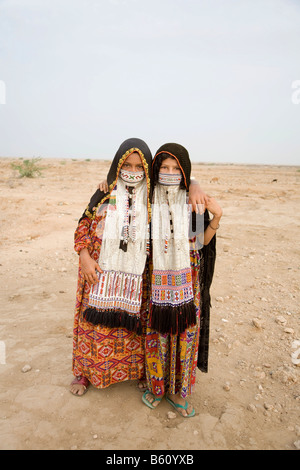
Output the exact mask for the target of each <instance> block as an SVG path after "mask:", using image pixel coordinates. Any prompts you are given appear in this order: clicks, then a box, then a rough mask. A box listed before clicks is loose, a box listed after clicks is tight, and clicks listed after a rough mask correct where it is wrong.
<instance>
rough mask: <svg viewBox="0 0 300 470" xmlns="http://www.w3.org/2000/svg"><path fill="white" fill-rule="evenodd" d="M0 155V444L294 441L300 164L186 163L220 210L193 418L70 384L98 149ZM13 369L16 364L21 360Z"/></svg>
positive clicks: (299, 443)
mask: <svg viewBox="0 0 300 470" xmlns="http://www.w3.org/2000/svg"><path fill="white" fill-rule="evenodd" d="M12 162H19V163H20V162H21V160H19V159H17V158H16V159H11V158H1V159H0V188H1V238H0V240H1V259H0V275H1V329H0V379H1V380H0V448H1V449H4V450H10V449H17V450H23V449H24V450H31V449H43V450H47V449H61V450H69V449H74V450H76V449H77V450H81V449H103V450H125V449H129V450H142V449H145V450H148V449H150V450H156V451H159V450H169V451H171V450H196V449H198V450H229V449H233V450H248V449H249V450H258V449H261V450H275V449H278V450H279V449H283V450H296V449H299V448H300V420H299V414H300V413H299V411H300V388H299V370H300V369H299V362H300V360H299V358H300V333H299V287H300V283H299V277H300V276H299V274H300V261H299V251H300V250H299V223H300V216H299V208H300V205H299V203H300V185H299V183H300V170H299V167H288V166H264V165H262V166H259V165H258V166H256V165H230V164H228V165H221V164H218V165H212V164H196V163H194V164H193V176H195V177H196V178H197V179H198V181H199V182H200V184H201V186H202V188H203V189H204V191H206V192H207V193H208V194H209V195H212V196H214V197H215V198H216V199H217V200H218V201H219V202H220V205H221V206H222V208H223V211H224V215H223V218H222V220H221V224H220V228H219V230H218V233H217V261H216V268H215V276H214V280H213V285H212V289H211V296H212V309H211V334H210V357H209V371H208V373H207V374H203V373H201V372H200V371H197V386H196V390H195V393H194V394H193V395H192V396H191V398H190V402H191V403H192V404H193V406H194V407H195V410H196V416H195V417H194V418H192V419H188V420H185V419H183V418H181V417H180V416H179V415H176V417H175V418H174V417H172V416H173V415H170V414H169V412H170V411H174V410H173V409H171V408H170V405H168V403H167V402H166V401H163V402H162V403H161V404H160V405H159V407H158V408H157V409H156V410H151V409H149V408H147V407H146V406H145V405H144V404H143V403H142V400H141V392H140V391H139V390H137V387H136V383H135V382H126V383H120V384H117V385H114V386H112V387H109V388H107V389H105V390H96V389H94V388H90V389H89V390H88V392H87V393H86V394H85V395H84V396H83V397H75V396H73V395H72V394H71V393H70V392H69V384H70V382H71V380H72V371H71V358H72V328H73V313H74V305H75V292H76V284H77V267H78V255H77V254H76V253H75V252H74V250H73V234H74V230H75V228H76V225H77V221H78V218H79V217H80V215H81V214H82V212H83V210H84V208H85V207H86V205H87V203H88V201H89V199H90V196H91V195H92V194H93V192H94V190H95V189H96V186H97V184H98V182H100V181H101V180H102V179H103V178H104V177H105V176H106V174H107V170H108V168H109V163H110V162H109V160H107V161H100V160H98V161H96V160H91V161H88V160H84V159H83V160H72V159H69V160H59V159H42V161H41V162H40V164H41V166H43V171H42V175H41V176H39V177H36V178H32V179H30V178H20V177H19V175H18V172H16V171H15V170H13V169H12V167H11V163H12ZM24 366H25V368H24Z"/></svg>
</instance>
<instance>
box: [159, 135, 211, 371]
mask: <svg viewBox="0 0 300 470" xmlns="http://www.w3.org/2000/svg"><path fill="white" fill-rule="evenodd" d="M161 154H168V155H170V157H173V158H175V160H176V161H177V163H178V165H179V167H180V169H181V172H182V176H183V182H184V186H185V188H186V190H187V191H188V190H189V186H190V177H191V162H190V158H189V153H188V151H187V150H186V149H185V148H184V147H183V146H182V145H180V144H175V143H168V144H164V145H162V146H161V147H160V148H159V149H158V150H157V152H156V154H155V156H154V159H153V165H152V168H153V171H152V173H153V174H156V173H157V171H156V170H159V168H156V162H157V157H158V155H161ZM155 182H156V181H154V184H155ZM200 217H201V218H202V216H200V215H197V214H195V212H193V213H192V218H191V225H190V235H191V234H193V236H195V235H197V230H196V233H195V228H192V226H194V227H201V226H203V225H202V223H201V222H200V221H199V220H197V219H198V218H200ZM209 222H210V217H209V212H208V210H207V209H206V210H205V213H204V230H205V229H206V228H207V226H208V224H209ZM199 251H200V259H201V264H200V270H199V281H200V295H201V304H200V305H201V314H200V336H199V349H198V361H197V367H198V368H199V369H200V370H201V371H202V372H207V371H208V354H209V329H210V307H211V298H210V286H211V283H212V279H213V275H214V267H215V260H216V235H214V236H213V238H212V239H211V241H210V242H209V244H208V245H204V246H203V247H202V248H201V250H199Z"/></svg>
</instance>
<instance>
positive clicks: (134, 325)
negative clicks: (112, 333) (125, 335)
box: [82, 307, 142, 336]
mask: <svg viewBox="0 0 300 470" xmlns="http://www.w3.org/2000/svg"><path fill="white" fill-rule="evenodd" d="M82 316H83V318H84V319H85V320H86V321H87V322H89V323H92V324H93V325H102V326H105V327H108V328H126V330H128V331H133V332H134V333H136V334H137V335H139V336H140V335H141V334H142V324H141V320H140V319H139V318H136V317H134V316H132V315H129V313H127V312H125V311H122V310H119V311H116V310H97V309H96V308H95V307H88V308H87V309H86V310H85V311H84V312H83V314H82Z"/></svg>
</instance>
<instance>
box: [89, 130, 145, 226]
mask: <svg viewBox="0 0 300 470" xmlns="http://www.w3.org/2000/svg"><path fill="white" fill-rule="evenodd" d="M133 152H138V153H139V155H140V157H141V160H142V163H143V167H144V171H145V177H146V179H147V190H148V214H149V220H150V217H151V204H150V201H151V167H152V154H151V152H150V149H149V147H148V145H147V144H146V142H144V141H143V140H141V139H137V138H131V139H127V140H125V141H124V142H123V143H122V144H121V145H120V147H119V149H118V150H117V153H116V155H115V156H114V159H113V161H112V164H111V166H110V169H109V172H108V174H107V184H108V192H107V193H104V192H103V191H100V189H97V191H96V192H95V193H94V194H93V196H92V197H91V200H90V202H89V204H88V206H87V208H86V209H85V211H84V213H83V214H82V216H81V218H80V220H81V219H82V218H84V217H89V218H90V219H93V218H94V217H95V214H96V210H97V207H98V206H99V205H101V204H103V203H105V202H108V199H109V196H110V193H111V192H112V190H113V189H114V187H115V185H116V183H117V179H118V176H119V171H120V168H121V166H122V165H123V163H124V161H125V160H126V158H127V157H128V156H129V155H130V154H131V153H133Z"/></svg>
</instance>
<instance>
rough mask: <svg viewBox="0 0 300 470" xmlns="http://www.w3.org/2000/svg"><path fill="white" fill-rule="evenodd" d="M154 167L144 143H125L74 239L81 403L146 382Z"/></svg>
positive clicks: (76, 356) (76, 358)
mask: <svg viewBox="0 0 300 470" xmlns="http://www.w3.org/2000/svg"><path fill="white" fill-rule="evenodd" d="M151 163H152V156H151V152H150V150H149V148H148V146H147V145H146V143H145V142H143V141H142V140H140V139H128V140H126V141H125V142H123V144H121V146H120V148H119V150H118V151H117V153H116V155H115V158H114V159H113V162H112V165H111V168H110V170H109V173H108V178H107V180H108V185H109V188H108V192H106V193H104V192H102V191H100V190H99V189H98V190H97V191H96V193H95V194H94V195H93V197H92V198H91V201H90V203H89V205H88V207H87V209H86V211H85V212H84V214H83V216H82V217H81V219H80V221H79V224H78V227H77V229H76V232H75V250H76V251H77V253H78V254H79V259H80V262H79V275H78V287H77V294H76V309H75V320H74V335H73V373H74V376H75V379H74V380H73V382H72V384H71V387H70V391H71V392H72V393H73V394H74V395H83V394H84V393H85V392H86V390H87V388H88V386H89V384H92V385H93V386H94V387H96V388H105V387H108V386H109V385H111V384H114V383H119V382H123V381H126V380H142V379H143V378H144V333H145V318H146V310H147V305H148V303H147V302H148V298H149V292H148V285H149V279H147V268H148V256H149V223H150V213H151V211H150V197H151V195H150V192H151V184H150V171H151Z"/></svg>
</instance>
